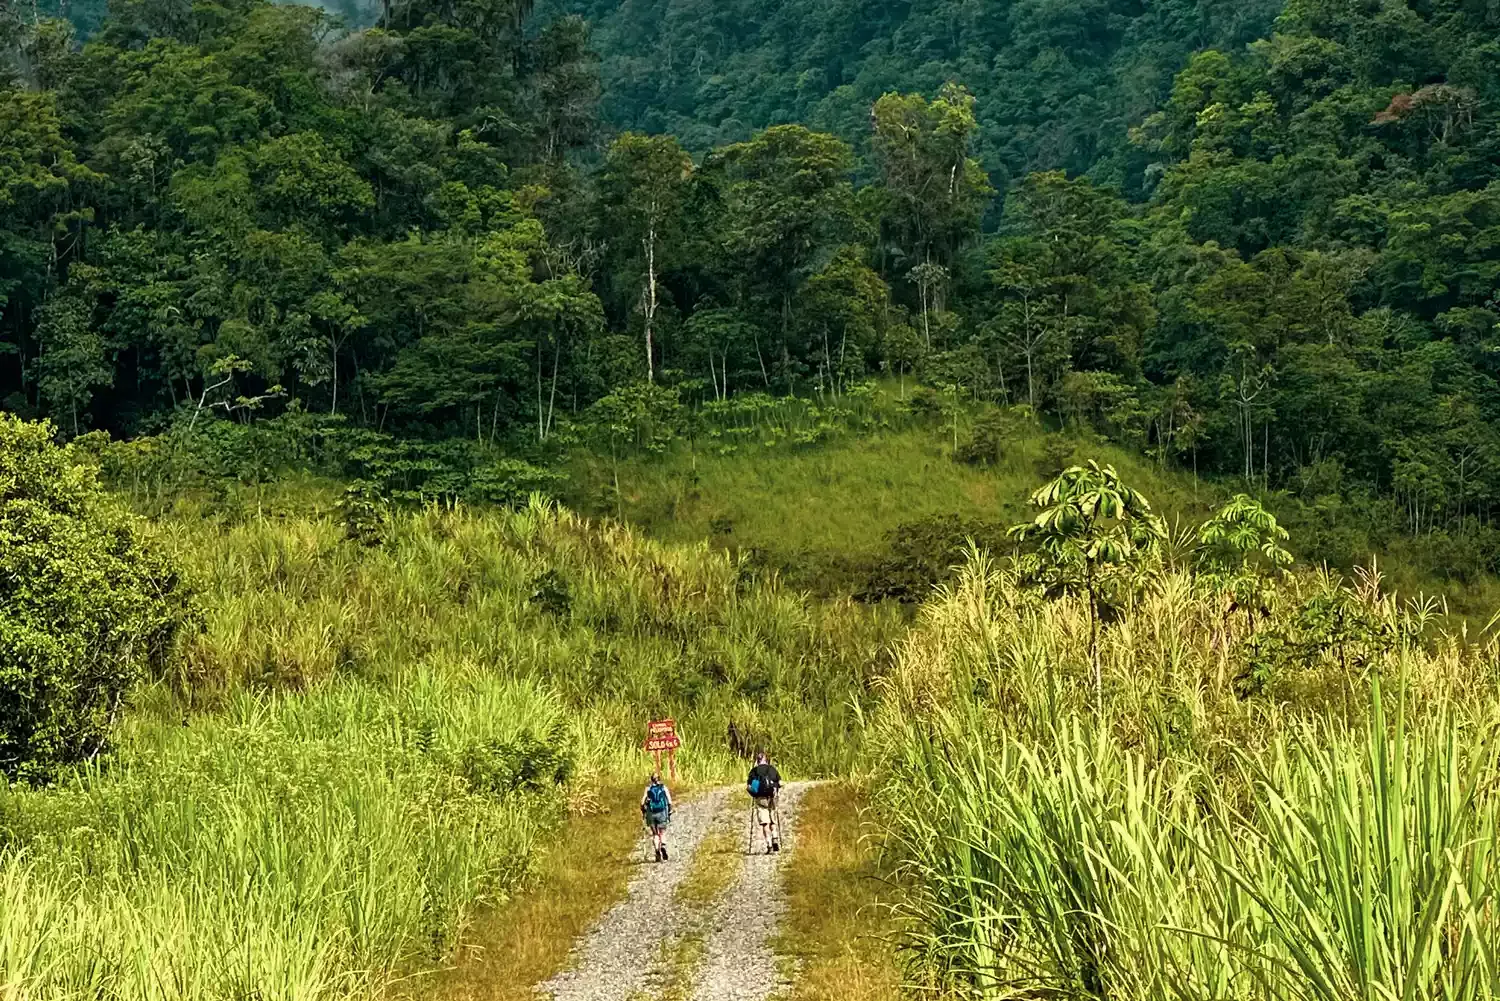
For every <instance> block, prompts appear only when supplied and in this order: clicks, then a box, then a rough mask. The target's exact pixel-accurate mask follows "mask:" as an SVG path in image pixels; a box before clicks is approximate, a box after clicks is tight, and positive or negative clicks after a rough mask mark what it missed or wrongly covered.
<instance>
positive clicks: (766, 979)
mask: <svg viewBox="0 0 1500 1001" xmlns="http://www.w3.org/2000/svg"><path fill="white" fill-rule="evenodd" d="M807 786H808V783H806V782H788V783H787V784H786V785H784V786H782V788H781V802H780V804H779V807H780V812H781V826H782V830H781V851H780V852H779V853H777V854H775V855H764V854H762V855H749V856H747V857H746V858H745V863H744V865H743V867H742V868H741V869H740V875H739V878H738V879H736V880H735V882H734V886H733V887H731V888H730V890H729V893H728V895H727V897H726V898H725V899H724V901H723V902H722V903H721V905H720V907H719V911H718V913H717V914H715V915H714V923H713V927H712V930H711V931H710V932H709V935H708V943H707V948H706V949H705V951H704V961H703V966H702V968H701V969H700V970H698V975H697V977H696V978H695V979H694V988H693V1001H766V999H767V998H769V997H771V995H772V994H774V993H775V992H776V991H778V990H779V989H781V988H783V987H786V986H788V985H787V984H786V983H785V982H784V981H783V980H782V978H781V971H780V970H779V969H778V964H777V962H776V956H775V954H774V953H773V952H772V951H771V936H772V935H774V934H775V933H776V926H777V925H778V924H779V923H780V922H781V915H782V912H783V911H784V910H785V909H786V896H785V894H784V893H783V892H782V886H781V865H782V860H783V859H785V858H786V857H787V855H788V854H789V853H790V851H791V848H792V846H793V845H795V844H796V840H795V835H796V828H797V804H798V803H799V802H800V801H801V800H802V794H803V792H805V791H806V789H807ZM747 819H748V818H747ZM755 841H756V842H759V841H760V832H759V831H758V830H757V831H756V832H755Z"/></svg>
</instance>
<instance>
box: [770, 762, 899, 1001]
mask: <svg viewBox="0 0 1500 1001" xmlns="http://www.w3.org/2000/svg"><path fill="white" fill-rule="evenodd" d="M860 806H861V796H860V793H859V791H858V790H857V789H855V788H854V787H852V786H849V785H846V784H828V785H820V786H817V787H815V788H813V789H810V790H808V792H807V794H806V796H804V797H803V799H802V804H801V806H800V807H799V812H798V820H797V831H796V848H795V850H794V851H793V852H792V853H791V856H790V858H789V859H788V860H787V869H786V895H787V912H786V917H785V919H784V922H783V924H782V930H781V934H780V935H779V936H778V937H777V940H776V952H777V953H778V954H779V955H781V956H784V957H787V958H789V959H793V960H795V961H796V962H797V963H798V964H799V969H798V973H797V977H796V982H795V985H794V986H793V987H792V989H791V990H790V991H789V992H788V993H787V994H785V995H783V996H782V998H781V1001H897V999H899V998H900V997H901V976H900V972H899V971H898V969H897V967H896V962H895V955H894V952H895V950H894V948H893V945H892V943H893V940H894V939H895V937H896V931H897V929H896V925H895V922H894V920H893V919H892V917H891V914H890V910H889V908H888V907H887V906H886V904H887V903H889V900H890V896H891V890H890V887H889V885H888V884H887V883H884V882H882V881H881V880H880V878H879V876H880V871H879V867H878V860H877V853H876V849H875V845H874V844H873V843H872V842H870V841H869V840H867V839H861V837H860V835H861V821H860V815H861V811H860Z"/></svg>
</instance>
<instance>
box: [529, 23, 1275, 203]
mask: <svg viewBox="0 0 1500 1001" xmlns="http://www.w3.org/2000/svg"><path fill="white" fill-rule="evenodd" d="M1281 6H1282V5H1281V2H1280V0H1197V2H1193V0H1067V2H1064V0H1002V2H988V0H539V3H538V4H537V9H536V15H535V20H536V22H538V23H545V22H547V21H548V20H551V19H552V18H554V17H557V16H559V15H563V14H581V15H583V16H584V17H585V18H587V19H588V20H589V21H590V22H591V23H592V24H593V25H594V36H593V45H594V48H595V49H596V50H597V51H598V52H599V54H600V56H601V57H602V72H603V78H604V79H603V83H604V108H603V111H604V117H605V121H606V123H607V124H609V125H611V126H613V127H616V128H619V129H638V130H642V131H646V132H653V133H656V132H670V133H672V134H675V135H677V136H679V137H680V138H681V139H682V140H683V142H684V144H685V145H687V146H688V147H689V148H691V149H694V150H698V151H702V150H706V149H710V148H712V147H714V146H717V145H721V144H723V143H726V142H735V141H739V140H742V139H744V138H746V137H748V136H749V134H750V133H751V132H753V131H754V130H755V129H757V128H761V127H764V126H766V125H770V124H775V123H779V122H804V123H806V124H809V125H812V126H814V127H817V128H821V129H826V130H828V131H831V132H835V133H837V134H839V135H840V136H842V137H844V138H845V139H848V140H850V141H853V142H856V143H859V142H862V141H863V139H864V137H865V136H866V135H867V134H868V131H869V111H870V105H871V103H872V102H873V101H874V100H875V99H876V98H878V97H880V95H881V94H883V93H885V92H888V91H903V92H911V91H918V92H922V93H925V94H928V95H929V96H930V95H932V94H935V93H936V91H937V89H938V88H939V87H940V86H941V85H942V84H943V83H944V82H945V81H947V80H957V81H958V82H960V83H962V84H964V85H965V86H967V87H968V88H969V89H970V90H972V91H973V92H974V93H975V94H976V96H977V97H978V98H979V116H980V126H981V133H980V139H979V147H978V153H979V156H980V159H981V161H982V162H983V163H984V165H985V167H986V168H987V169H988V170H989V171H990V173H991V175H992V177H993V179H994V180H995V181H996V182H997V183H998V184H999V185H1000V186H1002V187H1003V185H1004V184H1006V183H1007V182H1009V181H1010V180H1011V179H1013V178H1015V177H1017V176H1020V175H1023V174H1025V173H1029V172H1031V171H1034V170H1045V169H1053V168H1059V167H1061V168H1066V169H1067V170H1069V171H1071V172H1083V171H1089V170H1093V171H1094V172H1095V173H1096V174H1098V175H1099V176H1100V177H1101V178H1102V179H1104V180H1108V181H1113V182H1116V183H1120V184H1122V185H1124V186H1125V187H1126V188H1127V189H1130V188H1134V187H1137V186H1138V185H1139V179H1140V176H1141V174H1142V173H1143V171H1144V169H1145V166H1146V156H1145V154H1144V153H1142V152H1140V151H1138V150H1133V149H1131V148H1130V147H1129V146H1128V144H1127V142H1126V132H1127V129H1128V127H1129V126H1131V125H1133V124H1137V123H1139V122H1140V121H1141V119H1142V118H1144V117H1145V116H1146V115H1147V114H1149V113H1150V112H1151V111H1152V110H1154V109H1156V108H1157V107H1159V106H1160V104H1161V102H1162V101H1163V100H1164V99H1165V98H1166V96H1167V94H1168V92H1169V90H1170V87H1171V83H1172V78H1173V76H1174V75H1175V74H1176V73H1177V72H1178V71H1179V70H1180V69H1181V68H1182V67H1183V66H1184V65H1185V62H1186V60H1187V58H1188V57H1189V56H1190V55H1191V54H1192V53H1193V52H1195V51H1198V50H1200V49H1205V48H1219V49H1224V50H1234V49H1238V48H1241V47H1243V46H1244V45H1246V44H1248V43H1249V42H1251V41H1253V40H1255V39H1256V38H1258V37H1261V36H1263V35H1266V34H1268V33H1269V32H1270V29H1271V25H1272V22H1273V21H1274V19H1275V17H1276V15H1277V14H1278V13H1279V11H1280V9H1281Z"/></svg>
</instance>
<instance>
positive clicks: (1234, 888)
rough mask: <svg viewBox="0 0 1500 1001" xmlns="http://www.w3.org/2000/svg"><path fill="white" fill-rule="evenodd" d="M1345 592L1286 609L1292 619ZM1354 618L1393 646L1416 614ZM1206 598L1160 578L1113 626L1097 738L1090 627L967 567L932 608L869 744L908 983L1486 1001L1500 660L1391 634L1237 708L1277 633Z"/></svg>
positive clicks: (1498, 922)
mask: <svg viewBox="0 0 1500 1001" xmlns="http://www.w3.org/2000/svg"><path fill="white" fill-rule="evenodd" d="M1330 586H1335V585H1332V584H1331V582H1329V581H1327V580H1322V581H1319V580H1311V581H1300V582H1289V583H1288V584H1287V585H1286V588H1287V590H1288V591H1289V592H1290V593H1288V594H1285V595H1283V600H1284V602H1285V605H1284V606H1283V607H1282V609H1281V611H1280V615H1281V616H1283V617H1285V618H1290V617H1291V615H1292V613H1293V611H1294V610H1295V609H1296V607H1297V605H1298V600H1299V599H1303V600H1311V599H1313V598H1316V597H1318V596H1319V593H1320V591H1319V589H1326V588H1328V587H1330ZM1346 597H1347V598H1349V599H1350V600H1351V601H1353V600H1363V601H1365V602H1366V603H1367V606H1368V607H1367V608H1366V611H1367V612H1368V613H1369V614H1370V615H1371V616H1372V617H1373V619H1374V620H1375V621H1377V622H1378V621H1380V619H1381V618H1382V617H1384V619H1385V620H1386V621H1388V622H1390V623H1393V624H1394V625H1396V626H1408V625H1410V622H1409V621H1406V620H1409V619H1410V618H1411V617H1412V616H1413V615H1414V614H1415V613H1413V612H1410V611H1403V609H1402V606H1401V605H1400V604H1399V603H1398V602H1396V601H1394V600H1393V599H1391V598H1390V597H1388V596H1379V595H1378V594H1377V593H1376V592H1374V591H1373V590H1372V589H1368V590H1366V591H1365V592H1363V593H1362V594H1349V595H1346ZM1218 599H1219V596H1218V595H1217V594H1216V593H1215V592H1214V590H1213V589H1212V588H1211V587H1209V586H1208V585H1206V584H1204V583H1203V582H1200V581H1197V580H1195V579H1193V578H1190V577H1185V576H1180V575H1167V576H1165V577H1163V578H1161V579H1160V580H1159V581H1157V582H1156V583H1155V584H1154V585H1153V587H1152V588H1151V589H1150V590H1149V591H1148V593H1147V594H1145V595H1144V596H1143V597H1142V598H1141V600H1140V602H1139V603H1138V604H1137V605H1135V606H1134V607H1131V608H1127V609H1125V610H1124V611H1123V613H1122V615H1121V618H1120V619H1119V620H1118V621H1117V622H1115V623H1114V624H1113V625H1112V626H1111V627H1110V630H1109V632H1108V634H1107V642H1106V644H1105V649H1106V651H1107V652H1108V658H1107V660H1106V665H1107V671H1106V681H1107V685H1106V693H1107V698H1106V703H1105V707H1104V709H1103V711H1102V713H1095V712H1094V711H1093V710H1092V708H1091V707H1090V705H1089V702H1088V694H1087V685H1088V681H1087V676H1086V667H1085V665H1084V663H1083V660H1084V654H1083V652H1082V650H1081V647H1082V645H1083V644H1085V643H1086V642H1087V640H1086V631H1085V628H1084V626H1083V625H1082V623H1081V621H1080V620H1081V618H1082V614H1083V613H1082V612H1081V610H1080V609H1079V608H1077V607H1076V603H1075V602H1070V601H1063V602H1052V603H1048V602H1042V601H1040V600H1038V599H1035V598H1033V597H1031V596H1029V595H1028V594H1027V593H1026V592H1025V590H1024V589H1023V588H1021V587H1020V586H1019V585H1018V584H1017V582H1016V581H1015V579H1014V578H1013V577H1011V576H1009V575H1008V574H1007V573H1006V572H1005V571H1003V570H1000V569H998V568H996V567H994V566H991V565H987V564H985V563H984V562H983V561H978V562H976V563H975V564H973V565H971V566H970V567H969V568H968V569H967V571H966V572H965V573H964V574H963V575H962V577H961V579H960V582H959V583H958V584H957V585H956V586H955V587H954V588H953V589H951V590H950V591H949V592H948V593H946V594H945V595H943V596H942V597H941V598H940V599H939V600H938V601H937V602H935V603H934V604H933V605H932V606H931V607H930V608H929V609H927V611H926V613H925V616H924V620H923V622H922V624H921V626H920V627H919V628H918V629H917V630H916V631H915V632H914V634H913V636H912V637H911V638H910V639H909V640H908V641H907V642H906V644H905V645H904V647H903V649H902V652H901V657H900V663H899V664H898V666H897V668H896V670H895V671H894V672H893V674H892V676H891V679H890V682H889V686H888V693H887V694H888V699H887V701H886V703H885V705H884V706H883V708H882V710H881V711H880V712H879V713H878V714H877V715H876V716H875V718H874V720H873V722H872V727H873V730H874V734H875V743H876V746H877V748H878V750H879V752H880V754H881V755H882V757H883V764H882V768H883V769H884V770H885V773H886V774H887V775H888V781H887V782H886V783H885V785H884V791H883V793H882V813H883V816H884V817H885V818H886V822H887V825H888V834H889V837H890V845H891V847H892V849H893V850H894V852H895V853H896V856H897V857H898V858H899V859H901V861H902V864H903V866H904V877H905V880H906V885H907V886H908V887H909V888H910V892H909V893H908V895H907V896H906V898H905V905H904V911H905V916H906V918H907V919H908V921H909V923H910V927H911V928H912V930H913V934H912V937H911V941H910V944H911V945H912V946H913V948H914V954H915V962H916V964H917V967H918V972H919V973H920V976H918V977H917V978H916V979H931V978H936V979H937V980H938V981H939V982H943V983H946V984H947V985H948V986H949V987H950V988H952V989H954V990H956V991H958V992H959V993H961V994H972V995H973V996H978V997H985V998H1000V997H1015V996H1030V997H1040V996H1057V997H1081V998H1082V997H1086V998H1111V999H1115V998H1119V999H1147V998H1151V999H1158V998H1177V999H1182V1001H1187V999H1203V998H1246V999H1250V998H1285V999H1308V1001H1313V999H1316V1001H1336V999H1337V1001H1353V999H1360V1001H1376V999H1395V998H1402V999H1417V998H1421V999H1434V1001H1435V999H1479V998H1491V997H1495V996H1497V992H1500V965H1497V956H1496V952H1495V949H1496V944H1497V941H1500V914H1497V910H1496V908H1497V903H1500V901H1497V899H1496V895H1497V889H1500V885H1497V878H1500V869H1497V864H1496V848H1497V844H1496V827H1497V823H1500V798H1497V796H1496V789H1495V785H1494V775H1495V774H1496V771H1497V768H1500V752H1497V746H1496V742H1495V740H1494V738H1493V726H1492V721H1493V719H1494V694H1493V693H1494V667H1493V665H1494V664H1495V662H1496V653H1497V651H1496V648H1495V645H1494V644H1493V643H1488V644H1485V645H1482V646H1474V645H1465V644H1462V643H1460V642H1457V641H1456V640H1454V639H1453V638H1424V637H1422V636H1421V635H1419V634H1418V633H1416V632H1413V631H1412V630H1410V629H1403V628H1397V629H1395V630H1394V631H1393V632H1392V633H1391V634H1386V633H1384V632H1382V631H1381V630H1379V629H1376V630H1374V632H1373V636H1374V638H1373V639H1370V640H1369V641H1368V643H1367V645H1366V647H1364V648H1361V649H1359V650H1345V651H1338V650H1335V649H1334V648H1333V646H1332V645H1331V644H1330V646H1329V648H1328V649H1326V650H1324V651H1322V652H1321V654H1319V655H1318V656H1317V657H1316V658H1315V659H1314V660H1313V662H1311V663H1304V664H1301V665H1299V666H1298V667H1297V668H1296V670H1295V672H1294V673H1295V674H1297V675H1298V676H1297V677H1293V678H1289V679H1285V683H1284V684H1282V685H1280V686H1276V687H1273V688H1272V689H1271V690H1270V691H1269V692H1260V693H1256V694H1247V693H1246V692H1244V691H1243V690H1242V689H1240V688H1238V687H1237V686H1236V684H1235V679H1236V677H1237V676H1238V674H1239V671H1238V668H1239V667H1241V666H1243V664H1244V662H1245V661H1246V660H1247V659H1250V658H1252V657H1253V656H1254V651H1255V649H1256V647H1255V633H1256V632H1257V631H1259V630H1272V629H1274V628H1276V626H1275V624H1274V623H1271V624H1262V625H1259V626H1254V625H1252V624H1251V623H1246V622H1245V621H1244V620H1240V621H1238V622H1236V621H1235V617H1234V616H1232V615H1226V614H1225V606H1224V604H1223V602H1222V600H1218ZM1304 607H1305V606H1304ZM1315 607H1317V606H1315ZM1391 635H1394V636H1396V637H1404V638H1400V639H1397V640H1393V641H1392V640H1389V636H1391ZM1381 637H1385V639H1382V638H1381ZM1393 689H1394V690H1396V692H1397V693H1396V694H1394V695H1392V694H1390V691H1391V690H1393ZM1392 704H1394V706H1395V709H1394V710H1392V709H1391V705H1392Z"/></svg>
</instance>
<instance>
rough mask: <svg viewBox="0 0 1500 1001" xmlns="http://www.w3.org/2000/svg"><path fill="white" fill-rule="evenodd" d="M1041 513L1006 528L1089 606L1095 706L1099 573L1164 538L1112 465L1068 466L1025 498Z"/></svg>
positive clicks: (1100, 684) (1100, 691) (1099, 695)
mask: <svg viewBox="0 0 1500 1001" xmlns="http://www.w3.org/2000/svg"><path fill="white" fill-rule="evenodd" d="M1031 503H1032V505H1033V506H1034V507H1037V508H1040V509H1041V512H1040V513H1039V514H1038V515H1037V516H1036V517H1035V518H1034V519H1033V520H1031V521H1029V522H1024V523H1023V524H1020V525H1016V526H1015V527H1013V528H1012V529H1011V530H1010V535H1011V537H1012V538H1014V539H1017V540H1018V541H1023V542H1024V541H1034V542H1036V544H1037V548H1038V549H1039V550H1040V551H1041V552H1042V553H1043V554H1044V555H1045V556H1046V557H1047V558H1048V560H1049V562H1050V563H1051V566H1052V568H1053V570H1054V571H1055V572H1056V573H1057V574H1058V575H1059V579H1060V582H1061V583H1062V584H1063V585H1064V586H1065V587H1068V588H1069V589H1076V590H1081V591H1082V592H1083V593H1084V594H1085V595H1086V596H1087V597H1088V603H1089V660H1090V662H1091V663H1092V665H1093V668H1094V693H1095V698H1096V699H1097V700H1098V702H1099V704H1100V707H1101V708H1102V706H1103V699H1104V678H1103V673H1102V671H1101V669H1100V665H1099V603H1100V597H1101V592H1102V588H1103V584H1104V579H1103V575H1104V573H1105V572H1106V571H1107V570H1108V569H1109V568H1111V567H1117V568H1118V567H1128V566H1132V565H1134V564H1136V563H1138V562H1139V559H1140V557H1141V555H1143V554H1144V553H1146V552H1149V551H1150V549H1151V548H1152V547H1154V546H1155V545H1156V543H1157V542H1159V541H1160V540H1161V539H1162V538H1163V537H1164V536H1165V534H1166V528H1165V526H1164V525H1163V523H1162V520H1161V519H1160V518H1159V517H1157V515H1156V514H1154V513H1153V512H1152V510H1151V503H1150V502H1149V501H1148V500H1146V498H1145V496H1144V495H1142V494H1141V493H1140V491H1138V490H1135V489H1132V488H1131V487H1129V486H1126V485H1125V483H1124V482H1123V481H1122V480H1121V479H1120V475H1119V473H1117V472H1115V467H1114V466H1110V465H1106V466H1103V467H1101V466H1100V465H1099V464H1098V463H1097V462H1094V461H1093V460H1090V461H1089V462H1088V464H1087V465H1083V466H1071V467H1069V468H1068V469H1065V470H1063V471H1062V473H1061V474H1060V475H1059V476H1058V477H1057V478H1056V479H1055V480H1053V481H1052V482H1050V483H1048V484H1046V485H1045V486H1043V487H1042V488H1041V489H1039V490H1037V491H1036V493H1034V494H1032V495H1031Z"/></svg>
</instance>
